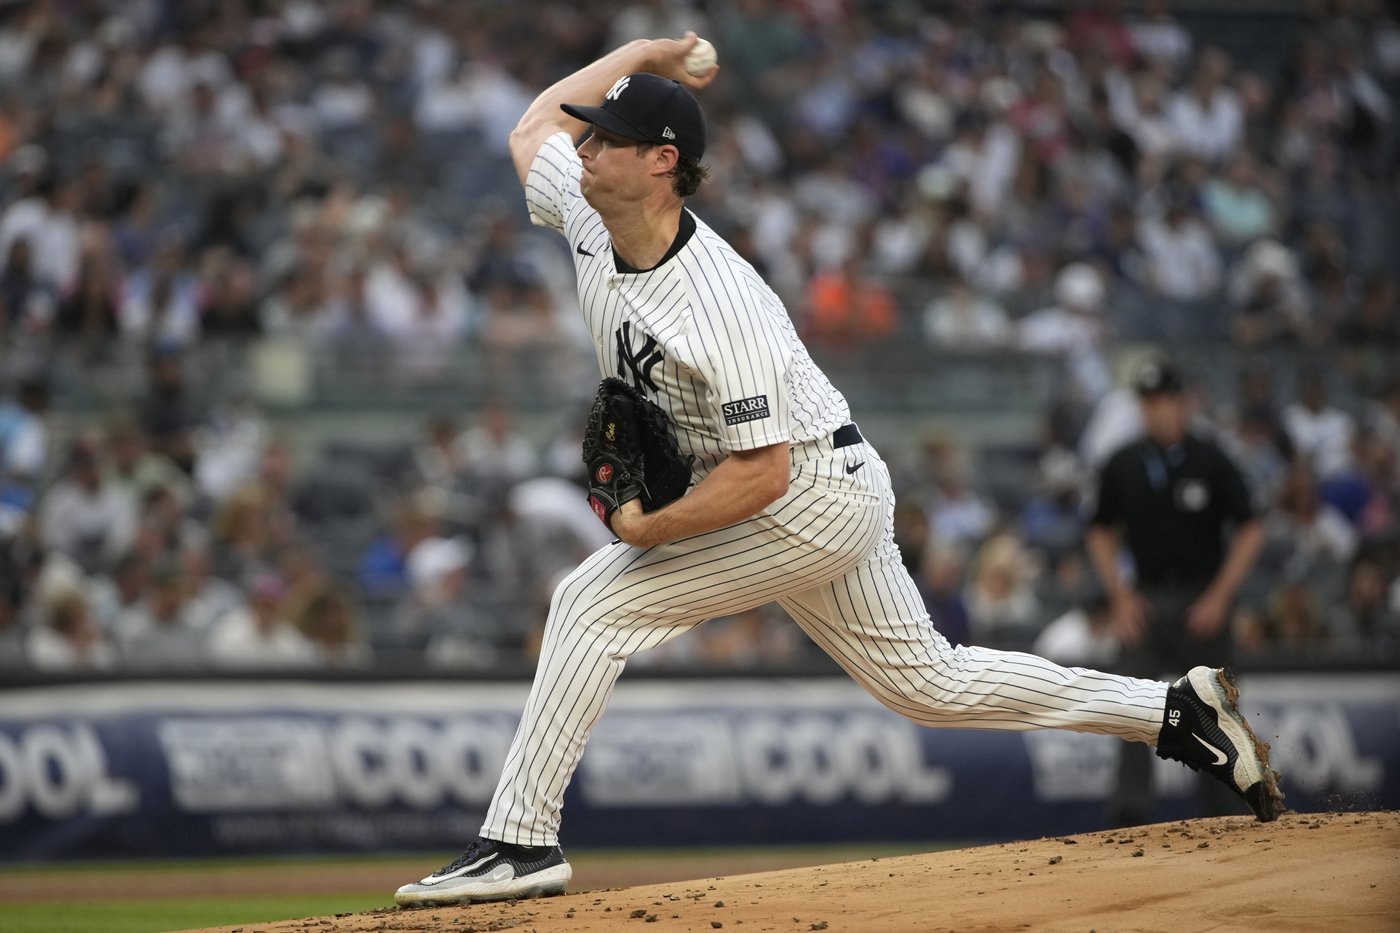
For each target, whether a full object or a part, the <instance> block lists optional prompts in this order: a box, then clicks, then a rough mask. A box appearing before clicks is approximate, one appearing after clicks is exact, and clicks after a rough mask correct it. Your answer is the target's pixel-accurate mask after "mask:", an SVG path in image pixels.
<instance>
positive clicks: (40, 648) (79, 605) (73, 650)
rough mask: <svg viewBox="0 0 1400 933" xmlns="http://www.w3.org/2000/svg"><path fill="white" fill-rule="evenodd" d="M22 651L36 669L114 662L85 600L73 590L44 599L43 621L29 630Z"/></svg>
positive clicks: (90, 666) (87, 667) (102, 665)
mask: <svg viewBox="0 0 1400 933" xmlns="http://www.w3.org/2000/svg"><path fill="white" fill-rule="evenodd" d="M26 652H27V654H28V658H29V663H30V665H32V666H33V667H34V668H35V669H36V670H40V671H76V670H107V669H110V668H112V667H114V666H115V665H116V661H117V655H116V652H115V651H114V650H113V648H112V645H111V643H110V642H108V641H107V639H106V637H105V636H104V635H103V634H102V631H101V629H100V628H98V626H97V625H96V624H95V623H94V622H93V618H92V612H91V610H90V609H89V608H88V603H87V600H86V599H85V598H84V597H83V595H82V594H81V593H79V592H77V591H76V590H71V591H67V592H64V593H60V594H57V595H55V596H54V597H52V598H51V599H50V600H49V601H48V604H47V606H46V607H45V611H44V622H43V624H42V625H39V626H37V627H35V628H34V629H33V630H32V631H30V633H29V638H28V640H27V644H26Z"/></svg>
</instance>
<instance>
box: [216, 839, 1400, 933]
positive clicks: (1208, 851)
mask: <svg viewBox="0 0 1400 933" xmlns="http://www.w3.org/2000/svg"><path fill="white" fill-rule="evenodd" d="M1398 878H1400V813H1393V812H1386V813H1336V814H1289V815H1287V816H1285V817H1283V818H1282V819H1280V820H1279V821H1278V822H1276V823H1270V824H1260V823H1256V822H1254V821H1253V820H1251V819H1248V818H1244V817H1225V818H1217V819H1210V820H1192V821H1186V822H1180V823H1162V824H1157V825H1154V826H1144V827H1138V828H1136V829H1131V830H1118V831H1113V832H1102V833H1090V834H1087V835H1083V836H1073V837H1061V838H1054V839H1038V840H1034V841H1030V842H1013V843H1007V844H1005V845H997V846H984V847H981V848H976V849H962V850H957V851H951V852H939V853H935V854H930V855H912V856H903V857H899V858H886V859H868V860H865V861H859V862H848V863H843V864H836V865H824V866H820V867H816V868H797V869H786V870H783V871H773V872H765V873H762V874H752V875H739V876H734V877H723V878H710V879H706V880H703V881H691V882H681V883H675V884H659V885H650V886H645V887H634V888H624V889H615V890H603V891H586V892H581V893H577V894H570V895H568V896H565V897H557V898H550V899H547V900H534V901H520V902H517V903H505V904H477V905H471V906H466V907H443V908H435V909H429V910H413V911H406V910H393V909H387V910H377V911H372V912H370V913H366V914H349V915H343V916H338V917H326V918H312V919H305V920H286V921H281V922H278V923H268V924H260V925H254V926H245V927H242V928H238V927H223V928H221V933H232V931H234V930H237V929H241V931H242V933H304V931H306V930H309V929H316V930H318V931H327V933H361V931H381V930H383V931H409V930H414V931H430V933H436V931H443V933H481V931H487V930H511V929H518V930H529V931H534V933H560V931H566V930H567V931H569V933H593V931H614V930H617V929H619V928H627V925H628V924H632V923H637V924H641V923H649V924H651V923H654V924H656V925H655V926H647V927H639V928H638V929H639V930H642V929H645V930H647V931H651V930H658V931H663V930H676V931H681V930H694V931H710V930H719V929H723V930H731V931H732V930H739V931H740V933H744V931H749V933H760V931H778V930H783V931H788V930H791V931H807V930H829V931H833V933H834V931H850V933H882V931H884V933H909V931H935V930H957V931H969V930H979V931H991V930H1026V929H1035V930H1077V931H1080V933H1083V931H1085V930H1092V929H1095V928H1097V929H1112V930H1119V931H1121V930H1182V929H1198V930H1200V929H1229V930H1264V929H1267V930H1318V929H1322V928H1324V927H1334V928H1338V929H1345V930H1346V933H1362V931H1369V930H1377V931H1380V930H1388V931H1389V930H1396V929H1400V886H1397V883H1396V880H1397V879H1398Z"/></svg>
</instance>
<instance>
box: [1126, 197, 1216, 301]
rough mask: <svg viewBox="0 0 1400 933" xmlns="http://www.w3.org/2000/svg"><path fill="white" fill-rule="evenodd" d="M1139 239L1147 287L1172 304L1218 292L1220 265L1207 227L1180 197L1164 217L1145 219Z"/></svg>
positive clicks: (1206, 296) (1174, 199) (1170, 205)
mask: <svg viewBox="0 0 1400 933" xmlns="http://www.w3.org/2000/svg"><path fill="white" fill-rule="evenodd" d="M1138 240H1139V242H1141V243H1142V248H1143V253H1144V254H1145V256H1146V260H1147V279H1148V284H1149V285H1150V286H1151V287H1152V289H1153V290H1154V291H1156V292H1157V293H1158V294H1159V295H1161V296H1163V297H1164V298H1170V299H1172V300H1173V301H1202V300H1204V299H1207V298H1210V297H1212V296H1214V295H1215V294H1216V293H1217V292H1218V291H1219V290H1220V278H1221V274H1222V262H1221V258H1220V251H1219V250H1218V249H1217V248H1216V245H1215V240H1214V238H1213V237H1212V236H1211V232H1210V228H1209V227H1207V226H1206V225H1205V223H1203V222H1202V221H1201V219H1200V217H1199V216H1198V215H1197V213H1196V211H1195V209H1194V208H1192V207H1190V206H1188V205H1187V203H1186V202H1185V200H1184V199H1183V198H1181V197H1175V198H1173V200H1172V201H1171V202H1170V203H1169V204H1168V206H1167V209H1166V212H1165V216H1163V217H1161V218H1154V217H1148V218H1144V219H1143V220H1142V221H1141V222H1140V223H1139V225H1138Z"/></svg>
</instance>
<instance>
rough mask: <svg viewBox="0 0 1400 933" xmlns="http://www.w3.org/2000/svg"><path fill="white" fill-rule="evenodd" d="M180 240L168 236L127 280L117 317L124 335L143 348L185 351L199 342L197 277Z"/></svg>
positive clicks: (198, 290) (198, 289) (198, 291)
mask: <svg viewBox="0 0 1400 933" xmlns="http://www.w3.org/2000/svg"><path fill="white" fill-rule="evenodd" d="M185 260H186V256H185V249H184V247H183V245H182V244H181V243H180V241H179V240H177V239H175V238H174V237H167V238H166V239H165V240H164V241H163V242H162V243H161V244H160V245H159V246H158V247H157V248H156V253H155V255H154V256H153V257H152V258H151V262H150V264H149V265H147V266H145V267H143V268H140V269H137V270H136V271H135V272H133V273H132V274H131V275H129V276H128V277H127V280H126V283H125V287H124V288H123V295H122V300H121V305H120V307H119V308H118V311H117V313H118V316H119V319H120V323H121V328H122V331H123V333H124V334H125V335H126V336H127V337H128V338H129V339H131V340H133V341H135V342H137V343H140V344H143V345H146V346H155V345H162V346H166V347H176V348H184V347H189V346H192V345H193V344H194V343H195V342H196V341H198V339H199V329H200V328H199V315H200V288H199V277H198V275H196V274H195V272H194V270H193V269H191V268H190V267H189V265H188V264H187V263H186V261H185Z"/></svg>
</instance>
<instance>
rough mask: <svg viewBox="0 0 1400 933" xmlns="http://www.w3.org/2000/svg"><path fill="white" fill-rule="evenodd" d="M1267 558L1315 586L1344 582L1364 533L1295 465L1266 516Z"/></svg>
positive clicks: (1308, 473)
mask: <svg viewBox="0 0 1400 933" xmlns="http://www.w3.org/2000/svg"><path fill="white" fill-rule="evenodd" d="M1264 538H1265V545H1264V552H1263V553H1264V558H1263V559H1264V560H1265V561H1266V562H1267V564H1268V566H1270V567H1271V569H1273V571H1274V572H1275V573H1278V574H1279V575H1281V576H1283V577H1284V578H1285V579H1287V580H1291V581H1300V580H1301V581H1306V582H1309V583H1312V584H1313V585H1315V586H1326V585H1327V584H1330V583H1338V584H1339V583H1340V581H1341V579H1342V573H1343V570H1344V568H1345V567H1346V565H1347V562H1348V561H1350V560H1351V558H1352V556H1353V555H1354V554H1355V553H1356V550H1357V547H1358V546H1359V545H1360V538H1359V536H1358V535H1357V533H1356V529H1355V528H1353V527H1352V526H1351V523H1350V522H1348V521H1347V519H1346V516H1345V515H1343V514H1342V513H1341V512H1340V511H1339V510H1338V509H1337V508H1336V507H1334V506H1332V505H1329V504H1328V503H1326V502H1323V501H1322V498H1321V496H1320V494H1319V492H1318V486H1317V478H1316V477H1315V476H1314V475H1313V473H1312V471H1311V470H1310V469H1309V468H1308V467H1307V466H1306V465H1298V466H1294V467H1293V468H1292V469H1290V470H1289V472H1288V475H1287V477H1286V478H1285V479H1284V482H1283V488H1282V489H1281V490H1280V491H1279V495H1278V503H1277V507H1276V508H1275V509H1274V510H1273V511H1271V512H1269V513H1268V514H1267V515H1266V516H1265V519H1264Z"/></svg>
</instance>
